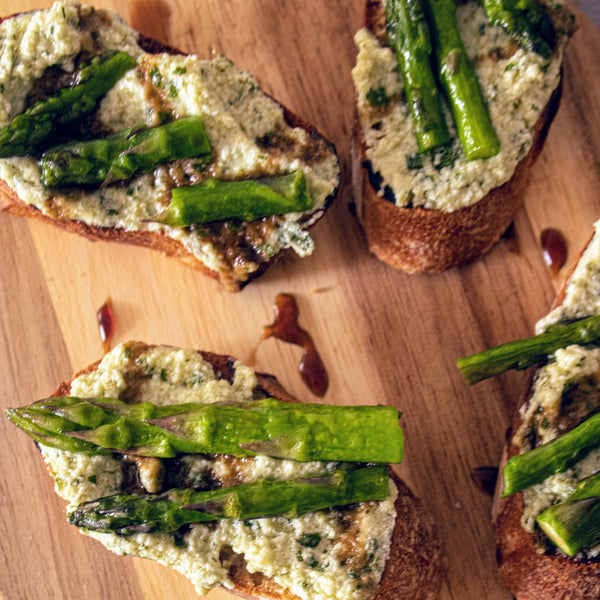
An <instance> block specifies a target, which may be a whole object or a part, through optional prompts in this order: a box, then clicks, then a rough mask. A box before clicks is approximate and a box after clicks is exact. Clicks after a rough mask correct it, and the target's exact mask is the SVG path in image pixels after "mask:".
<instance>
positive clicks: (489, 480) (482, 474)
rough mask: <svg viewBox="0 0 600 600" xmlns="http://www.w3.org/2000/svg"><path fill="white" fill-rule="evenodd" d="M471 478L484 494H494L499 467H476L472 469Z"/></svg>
mask: <svg viewBox="0 0 600 600" xmlns="http://www.w3.org/2000/svg"><path fill="white" fill-rule="evenodd" d="M471 478H472V479H473V481H474V482H475V484H476V485H477V487H478V488H479V489H480V490H481V491H482V492H483V493H484V494H486V495H488V496H493V495H494V489H495V488H496V480H497V479H498V467H475V468H474V469H471Z"/></svg>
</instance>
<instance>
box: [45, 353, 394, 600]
mask: <svg viewBox="0 0 600 600" xmlns="http://www.w3.org/2000/svg"><path fill="white" fill-rule="evenodd" d="M256 386H257V381H256V376H255V373H254V371H253V369H251V368H249V367H247V366H244V365H242V364H241V363H235V365H234V368H233V375H232V377H230V378H229V379H228V380H226V379H219V378H218V377H217V376H216V375H215V373H214V372H213V368H212V366H211V365H210V364H209V363H208V362H206V361H205V360H204V359H203V358H202V356H201V355H200V354H198V353H197V352H195V351H193V350H182V349H177V348H172V347H164V346H158V347H150V348H149V347H147V346H145V345H140V344H136V343H131V342H130V343H127V344H122V345H119V346H117V347H116V348H114V349H113V350H112V351H111V352H109V353H108V354H106V355H105V357H104V359H103V360H102V361H101V363H100V365H99V366H98V369H97V370H96V371H94V372H92V373H89V374H85V375H81V376H79V377H77V378H76V379H75V380H74V381H73V383H72V385H71V389H70V393H71V394H72V395H78V396H83V397H114V398H120V399H127V401H128V402H137V401H140V400H141V399H143V400H145V401H150V402H153V403H155V404H159V405H164V404H176V403H183V402H189V401H191V400H192V399H193V401H194V402H224V401H237V402H239V401H247V400H252V399H253V398H254V397H255V394H256V393H257V392H256ZM41 450H42V454H43V456H44V459H45V460H46V462H47V463H48V465H49V466H50V468H51V470H52V472H53V474H54V476H55V482H56V485H55V487H56V491H57V493H58V494H59V495H60V496H61V497H63V498H65V499H66V500H67V501H68V502H69V506H74V505H77V504H79V503H81V502H84V501H88V500H93V499H96V498H99V497H102V496H106V495H109V494H113V493H117V492H122V491H129V492H130V491H131V486H132V485H135V486H136V493H143V492H149V493H158V492H160V491H161V490H162V489H163V486H168V485H169V483H173V482H176V483H177V485H178V486H179V487H194V488H196V489H211V488H212V487H215V486H229V485H235V484H236V483H238V484H239V483H250V482H252V481H256V480H257V479H262V478H271V479H291V478H298V477H306V476H310V475H316V474H322V473H328V472H332V471H333V470H335V469H336V467H339V466H340V464H339V463H333V462H328V463H324V462H317V461H314V462H309V463H298V462H295V461H291V460H280V459H275V458H269V457H265V456H258V457H252V458H243V459H236V458H233V457H224V456H208V455H191V454H181V455H178V456H177V457H176V458H175V459H164V460H162V461H161V460H159V459H156V458H140V457H138V458H136V459H134V458H132V457H127V456H120V457H119V456H117V455H114V456H89V455H86V454H83V453H71V452H65V451H61V450H56V449H53V448H49V447H45V446H42V448H41ZM132 482H135V483H132ZM395 497H396V488H395V486H394V485H393V483H390V494H389V496H388V498H387V499H386V500H385V501H383V502H368V503H363V504H358V505H355V506H354V507H351V508H348V509H345V510H339V509H329V510H323V511H316V512H313V513H308V514H306V515H303V516H300V517H297V518H292V519H289V518H284V517H273V518H262V519H253V520H246V521H240V520H222V521H218V522H215V523H209V524H195V525H192V526H191V527H184V528H183V529H182V530H181V531H178V532H177V533H176V534H171V533H138V534H135V535H131V536H119V535H116V534H110V533H98V532H85V531H84V533H87V534H88V535H90V536H92V537H94V538H96V539H97V540H98V541H100V542H101V543H102V544H104V545H105V546H106V547H107V548H108V549H110V550H112V551H113V552H115V553H117V554H122V555H134V556H140V557H145V558H151V559H153V560H156V561H158V562H160V563H162V564H165V565H169V566H171V567H173V568H174V569H176V570H178V571H180V572H181V573H183V574H184V575H185V576H186V577H188V578H189V579H190V580H191V581H192V583H193V584H194V585H195V586H196V589H197V590H198V592H199V593H200V594H203V593H206V592H207V591H208V590H210V589H211V588H213V587H215V586H225V587H228V588H231V587H232V586H233V582H232V580H231V579H230V575H229V572H228V566H229V565H230V564H231V562H232V561H240V560H242V559H243V561H244V563H245V567H246V569H247V570H248V571H249V572H251V573H264V574H265V575H266V576H268V577H269V578H272V580H273V581H274V582H276V583H277V584H279V585H280V586H282V587H283V588H285V589H287V590H289V591H290V592H291V593H292V594H295V595H296V596H298V597H299V598H302V599H305V600H314V599H316V598H319V599H323V600H334V599H335V600H337V599H339V598H344V600H364V599H367V598H371V597H372V595H373V593H374V590H375V589H376V587H377V585H378V583H379V580H380V578H381V575H382V573H383V569H384V567H385V562H386V559H387V556H388V553H389V548H390V543H391V536H392V531H393V528H394V523H395V518H396V511H395V508H394V501H395ZM238 564H239V563H238Z"/></svg>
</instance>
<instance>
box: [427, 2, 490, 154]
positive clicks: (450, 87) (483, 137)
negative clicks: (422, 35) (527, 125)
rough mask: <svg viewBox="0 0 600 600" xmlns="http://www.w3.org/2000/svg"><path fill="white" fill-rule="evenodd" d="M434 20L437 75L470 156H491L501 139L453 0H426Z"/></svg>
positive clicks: (432, 25)
mask: <svg viewBox="0 0 600 600" xmlns="http://www.w3.org/2000/svg"><path fill="white" fill-rule="evenodd" d="M423 1H424V5H425V7H426V13H427V15H428V17H429V22H430V24H431V34H432V38H433V47H434V56H435V60H436V64H437V69H438V76H439V78H440V81H441V83H442V86H443V88H444V90H445V93H446V98H447V99H448V102H449V104H450V109H451V110H452V115H453V117H454V122H455V124H456V129H457V131H458V137H459V139H460V141H461V144H462V146H463V149H464V151H465V156H466V158H467V160H475V159H478V158H490V157H491V156H494V155H496V154H498V152H499V151H500V142H499V140H498V136H497V135H496V131H495V129H494V126H493V125H492V121H491V119H490V115H489V113H488V110H487V106H486V104H485V101H484V99H483V96H482V94H481V88H480V87H479V81H478V80H477V75H476V74H475V70H474V69H473V66H472V65H471V63H470V61H469V58H468V57H467V52H466V50H465V47H464V45H463V43H462V40H461V37H460V32H459V30H458V25H457V24H456V14H455V13H456V5H455V4H454V0H423Z"/></svg>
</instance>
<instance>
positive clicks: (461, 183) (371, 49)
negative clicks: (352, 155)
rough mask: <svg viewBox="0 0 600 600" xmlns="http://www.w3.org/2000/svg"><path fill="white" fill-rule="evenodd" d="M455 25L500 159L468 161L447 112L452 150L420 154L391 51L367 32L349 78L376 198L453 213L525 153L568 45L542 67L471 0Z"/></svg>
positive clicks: (360, 37)
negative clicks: (376, 181)
mask: <svg viewBox="0 0 600 600" xmlns="http://www.w3.org/2000/svg"><path fill="white" fill-rule="evenodd" d="M456 20H457V23H458V26H459V29H460V34H461V38H462V41H463V44H464V46H465V49H466V52H467V55H468V57H469V60H470V61H471V63H472V64H473V66H474V68H475V72H476V74H477V77H478V79H479V83H480V86H481V90H482V93H483V97H484V100H485V102H486V103H487V106H488V109H489V112H490V116H491V119H492V123H493V125H494V128H495V130H496V133H497V134H498V137H499V139H500V152H499V153H498V154H497V155H496V156H493V157H492V158H489V159H486V160H482V159H479V160H473V161H467V160H466V158H465V156H464V153H463V151H462V147H461V145H460V141H459V140H458V138H457V135H456V129H455V127H454V124H453V122H452V119H451V117H450V112H449V110H446V117H447V118H446V121H447V124H448V127H449V129H450V133H451V136H452V138H453V141H452V145H451V147H449V148H448V149H446V150H444V152H436V153H435V154H434V155H433V156H430V155H429V154H427V153H424V154H419V153H418V148H417V142H416V139H415V136H414V133H413V125H412V118H411V116H410V112H409V109H408V105H407V104H406V101H405V98H403V89H404V86H403V82H402V77H401V74H400V72H399V69H398V63H397V60H396V57H395V55H394V52H393V51H392V50H391V49H390V48H389V47H388V46H386V45H383V44H382V43H381V41H380V40H379V39H378V38H376V37H375V36H374V35H373V33H372V32H370V31H369V30H368V29H361V30H360V31H358V32H357V33H356V35H355V43H356V45H357V46H358V56H357V62H356V66H355V67H354V69H353V70H352V77H353V80H354V85H355V88H356V93H357V103H358V114H359V120H360V123H361V125H362V130H363V137H364V141H365V143H366V156H367V158H368V160H369V161H370V163H371V168H372V170H373V171H374V172H375V173H378V174H379V175H380V176H381V178H382V180H383V185H382V186H381V189H380V190H379V194H380V195H382V196H383V195H384V194H386V193H387V192H388V190H391V192H393V196H394V198H395V202H396V204H397V205H398V206H421V207H423V208H429V209H438V210H443V211H445V212H454V211H456V210H458V209H460V208H463V207H466V206H470V205H472V204H474V203H476V202H478V201H479V200H480V199H481V198H482V197H483V196H485V195H486V194H487V193H488V192H489V191H490V190H491V189H493V188H496V187H498V186H500V185H502V184H503V183H505V182H506V181H507V180H508V179H510V177H511V176H512V174H513V172H514V170H515V167H516V166H517V164H518V163H519V161H520V160H521V159H523V157H524V156H525V155H526V154H527V152H528V151H529V149H530V147H531V145H532V142H533V139H534V126H535V124H536V122H537V120H538V118H539V117H540V115H541V114H542V111H543V110H544V107H545V106H546V104H547V103H548V100H549V99H550V96H551V94H552V92H553V91H554V89H555V88H556V87H557V85H558V83H559V81H560V65H561V61H562V55H563V50H564V43H565V42H566V39H563V41H562V43H561V44H560V45H559V47H558V49H557V51H556V52H555V54H554V56H553V57H552V58H551V60H549V61H548V60H545V59H543V58H542V57H541V56H539V55H538V54H536V53H534V52H528V51H525V50H523V49H520V48H518V47H517V46H516V45H515V44H514V42H513V41H512V40H511V38H510V37H509V36H508V35H507V34H506V33H505V32H504V31H503V30H502V29H501V28H499V27H494V26H491V25H490V24H489V22H488V20H487V18H486V16H485V13H484V10H483V8H481V6H479V4H478V3H477V2H475V1H473V0H471V1H469V2H466V3H464V4H459V5H458V6H457V11H456ZM373 94H376V98H378V99H379V100H378V101H377V102H373ZM374 104H375V105H374ZM415 161H416V165H415ZM386 197H387V195H386Z"/></svg>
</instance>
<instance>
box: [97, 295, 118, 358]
mask: <svg viewBox="0 0 600 600" xmlns="http://www.w3.org/2000/svg"><path fill="white" fill-rule="evenodd" d="M96 319H97V320H98V331H99V332H100V339H101V340H102V343H103V345H104V354H106V353H107V352H108V351H109V350H110V343H111V341H112V337H113V334H114V332H115V315H114V313H113V309H112V303H111V300H110V297H108V298H107V299H106V302H105V303H104V304H103V305H102V306H101V307H100V308H99V309H98V312H97V313H96Z"/></svg>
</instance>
